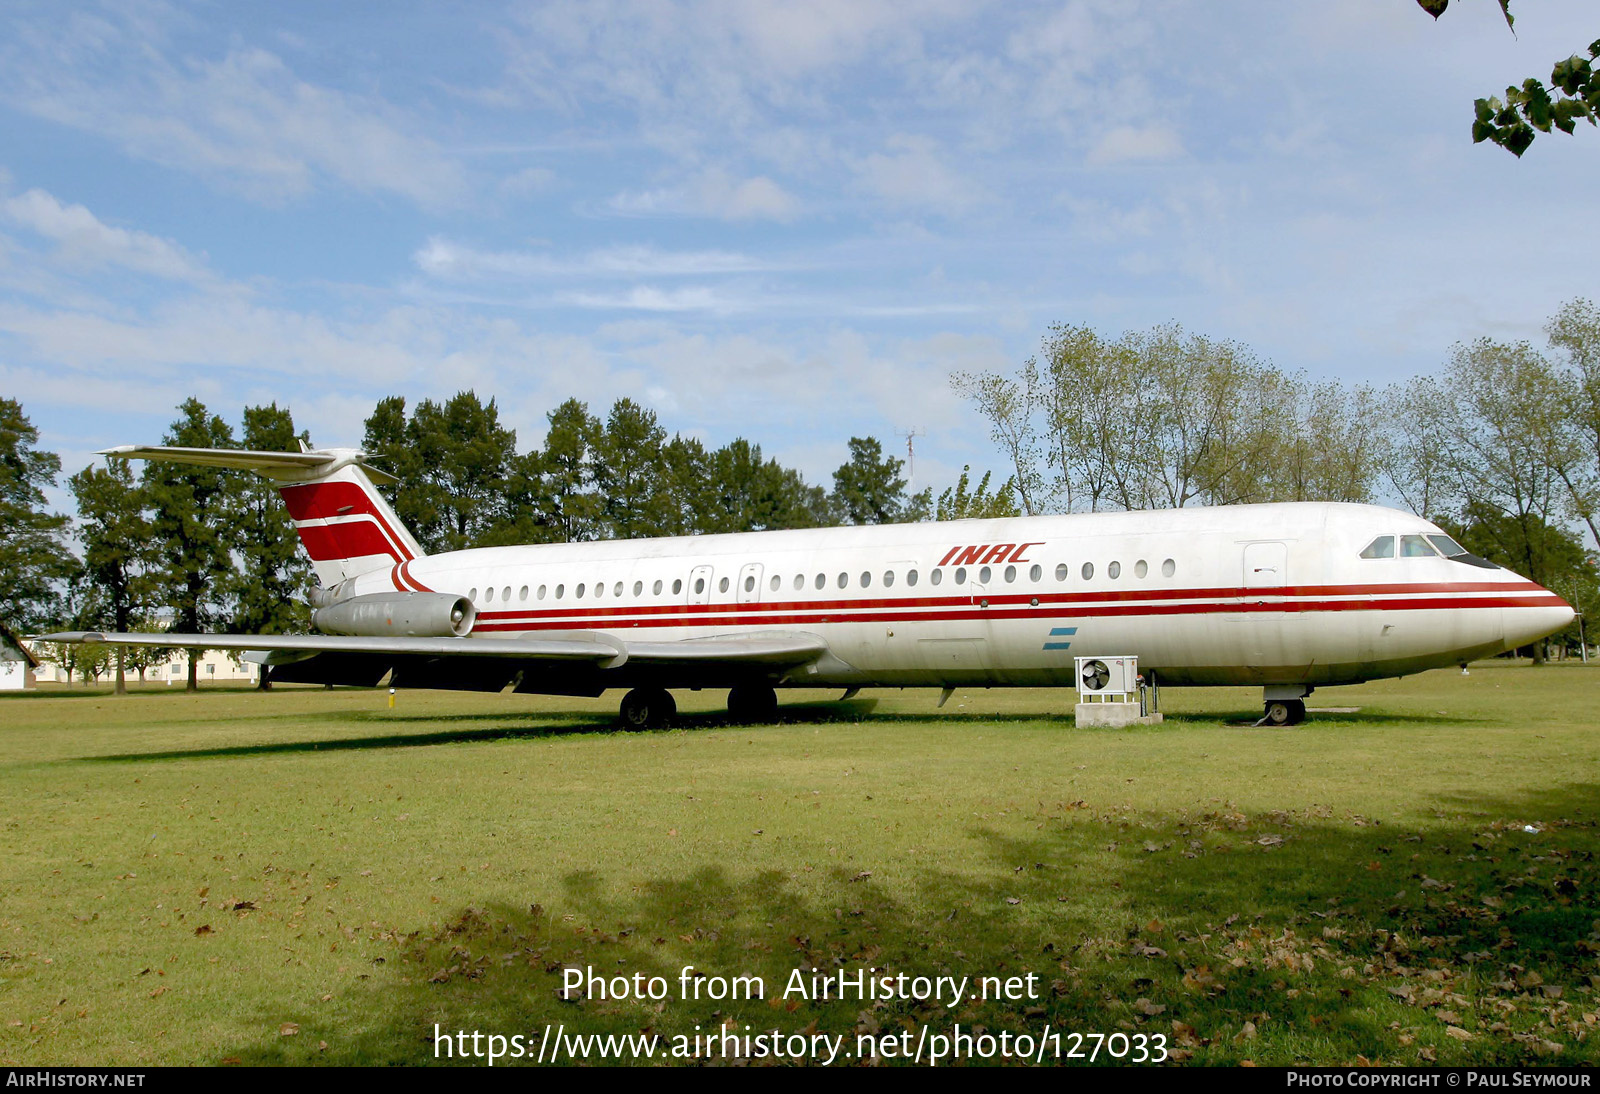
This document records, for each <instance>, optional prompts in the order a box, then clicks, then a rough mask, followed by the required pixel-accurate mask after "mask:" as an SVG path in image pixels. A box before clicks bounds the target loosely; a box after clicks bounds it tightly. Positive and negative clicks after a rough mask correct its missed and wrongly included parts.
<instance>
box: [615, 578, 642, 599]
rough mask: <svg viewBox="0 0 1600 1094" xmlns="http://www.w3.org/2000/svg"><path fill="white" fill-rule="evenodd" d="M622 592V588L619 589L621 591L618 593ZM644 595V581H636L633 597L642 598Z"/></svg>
mask: <svg viewBox="0 0 1600 1094" xmlns="http://www.w3.org/2000/svg"><path fill="white" fill-rule="evenodd" d="M620 591H621V589H620V588H619V589H618V592H620ZM643 593H644V582H642V581H635V582H634V583H633V595H634V596H640V595H642V594H643Z"/></svg>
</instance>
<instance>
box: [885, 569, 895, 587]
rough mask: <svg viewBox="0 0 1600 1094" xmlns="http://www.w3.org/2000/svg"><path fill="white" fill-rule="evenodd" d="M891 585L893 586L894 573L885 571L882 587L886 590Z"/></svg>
mask: <svg viewBox="0 0 1600 1094" xmlns="http://www.w3.org/2000/svg"><path fill="white" fill-rule="evenodd" d="M893 584H894V571H893V570H885V571H883V587H884V588H885V589H887V588H888V587H889V586H891V585H893Z"/></svg>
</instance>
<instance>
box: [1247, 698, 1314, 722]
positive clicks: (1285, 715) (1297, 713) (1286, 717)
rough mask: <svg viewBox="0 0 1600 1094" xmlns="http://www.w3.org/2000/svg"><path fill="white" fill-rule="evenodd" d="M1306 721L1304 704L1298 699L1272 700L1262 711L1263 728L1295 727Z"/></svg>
mask: <svg viewBox="0 0 1600 1094" xmlns="http://www.w3.org/2000/svg"><path fill="white" fill-rule="evenodd" d="M1305 720H1306V704H1305V702H1304V701H1303V700H1300V699H1274V700H1273V701H1271V702H1269V703H1267V704H1266V705H1265V708H1264V709H1263V711H1262V715H1261V721H1260V722H1258V723H1256V724H1257V725H1264V726H1297V725H1299V724H1300V723H1301V722H1303V721H1305Z"/></svg>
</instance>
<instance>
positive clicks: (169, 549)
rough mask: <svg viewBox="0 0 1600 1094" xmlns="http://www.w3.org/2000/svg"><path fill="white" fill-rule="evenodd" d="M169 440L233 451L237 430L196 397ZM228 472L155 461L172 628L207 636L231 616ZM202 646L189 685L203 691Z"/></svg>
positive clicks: (151, 475) (157, 537)
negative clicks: (227, 598)
mask: <svg viewBox="0 0 1600 1094" xmlns="http://www.w3.org/2000/svg"><path fill="white" fill-rule="evenodd" d="M178 409H179V411H180V412H181V415H182V416H181V417H179V419H178V420H177V421H176V422H174V423H173V424H172V428H171V429H169V430H168V431H167V435H166V438H165V441H164V443H166V444H168V445H177V446H181V447H185V448H232V447H234V442H233V430H232V429H231V428H230V427H229V425H228V423H227V422H225V421H223V420H222V419H221V418H219V417H217V416H216V415H214V414H212V413H211V412H210V411H208V410H206V408H205V405H204V404H203V403H201V402H200V400H198V399H193V398H191V399H189V400H187V401H186V402H184V404H183V405H182V406H180V407H179V408H178ZM227 474H228V473H225V472H223V471H220V470H218V469H216V468H211V467H199V466H194V465H190V464H175V463H163V462H161V461H154V460H153V461H151V462H150V463H148V464H147V465H146V466H145V471H144V479H143V482H144V489H145V491H146V493H147V494H148V496H149V504H150V509H151V512H152V514H153V516H152V519H151V531H152V533H153V542H154V544H155V548H156V552H157V557H158V559H159V563H158V571H157V580H158V582H159V585H158V588H159V592H158V599H159V600H160V602H161V603H163V604H165V605H167V606H168V607H170V608H171V609H172V612H173V620H172V627H173V629H174V630H175V631H179V632H183V633H199V632H201V631H204V630H205V629H207V628H208V627H211V626H213V625H215V624H217V623H220V622H224V621H225V620H226V619H227V611H226V606H225V604H224V603H223V600H222V597H223V595H224V594H225V592H226V590H227V588H228V579H229V577H230V573H231V571H232V568H233V561H232V555H231V551H230V547H231V540H232V537H233V527H232V526H233V523H234V513H233V511H232V509H233V507H232V502H233V493H232V490H231V487H230V484H229V481H228V479H227V478H226V475H227ZM198 660H199V655H198V652H197V651H193V650H191V651H190V653H189V677H188V683H187V685H186V688H187V690H189V691H197V690H199V682H198V680H197V670H196V665H197V663H198Z"/></svg>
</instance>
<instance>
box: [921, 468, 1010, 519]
mask: <svg viewBox="0 0 1600 1094" xmlns="http://www.w3.org/2000/svg"><path fill="white" fill-rule="evenodd" d="M971 475H972V467H971V465H968V466H965V467H963V468H962V469H961V478H959V479H957V480H956V484H955V485H954V486H952V487H950V488H949V489H947V490H945V491H944V493H942V494H940V495H939V504H938V506H937V508H936V509H935V511H934V518H933V519H935V520H966V519H968V518H971V517H978V518H984V517H1018V516H1021V515H1022V513H1021V511H1020V510H1019V509H1018V508H1017V500H1016V489H1017V484H1016V480H1015V479H1007V480H1006V481H1005V484H1004V485H1003V486H1001V487H1000V489H998V490H996V491H995V492H994V493H992V494H991V493H990V492H989V475H990V473H989V472H988V471H985V472H984V473H983V478H981V479H979V480H978V486H977V489H975V490H973V489H969V487H970V485H971Z"/></svg>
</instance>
